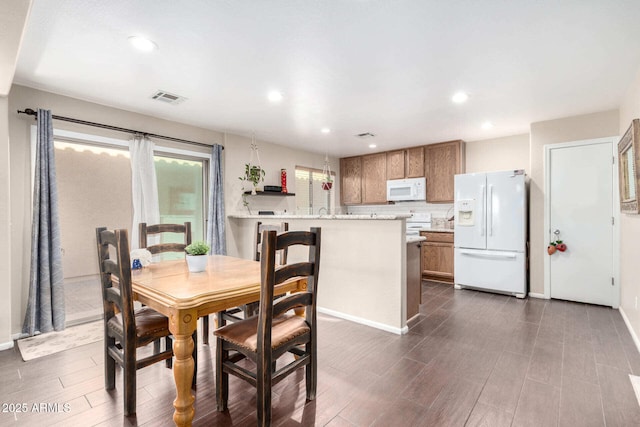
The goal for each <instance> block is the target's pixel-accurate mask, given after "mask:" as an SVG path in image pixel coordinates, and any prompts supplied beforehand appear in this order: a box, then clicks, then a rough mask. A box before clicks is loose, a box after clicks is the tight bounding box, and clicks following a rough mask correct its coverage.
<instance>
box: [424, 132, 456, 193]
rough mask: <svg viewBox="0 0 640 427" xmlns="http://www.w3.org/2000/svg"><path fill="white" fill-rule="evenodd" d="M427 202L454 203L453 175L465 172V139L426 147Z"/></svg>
mask: <svg viewBox="0 0 640 427" xmlns="http://www.w3.org/2000/svg"><path fill="white" fill-rule="evenodd" d="M424 157H425V176H426V177H427V202H429V203H453V199H454V194H453V190H454V189H453V176H454V175H456V174H460V173H464V141H449V142H442V143H439V144H431V145H427V146H425V147H424Z"/></svg>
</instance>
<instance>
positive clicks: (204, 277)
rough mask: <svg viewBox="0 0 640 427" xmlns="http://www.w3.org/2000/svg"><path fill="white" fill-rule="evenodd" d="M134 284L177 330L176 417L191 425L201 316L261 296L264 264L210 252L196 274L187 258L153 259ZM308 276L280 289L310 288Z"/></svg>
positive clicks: (137, 272) (137, 273)
mask: <svg viewBox="0 0 640 427" xmlns="http://www.w3.org/2000/svg"><path fill="white" fill-rule="evenodd" d="M131 284H132V288H133V292H134V296H135V298H136V300H138V301H140V302H141V303H142V304H145V305H147V306H149V307H151V308H153V309H154V310H156V311H158V312H160V313H162V314H164V315H165V316H167V317H168V318H169V329H170V331H171V333H172V334H173V337H174V340H173V354H174V362H173V377H174V379H175V384H176V399H175V400H174V402H173V406H174V408H175V411H174V414H173V421H174V422H175V424H176V425H178V426H190V425H191V422H192V420H193V416H194V414H195V412H194V408H193V404H194V401H195V397H194V395H193V394H192V393H191V380H192V379H193V371H194V361H193V358H192V351H193V346H194V343H193V339H192V337H191V335H192V334H193V332H194V331H195V330H196V325H197V321H198V318H199V317H202V316H206V315H208V314H211V313H217V312H220V311H223V310H227V309H229V308H233V307H237V306H239V305H242V304H247V303H250V302H255V301H258V300H259V299H260V263H259V262H257V261H251V260H246V259H242V258H234V257H230V256H224V255H211V256H209V257H208V263H207V269H206V271H204V272H201V273H191V272H189V270H188V268H187V263H186V262H185V260H178V261H163V262H159V263H153V264H151V265H150V266H148V267H145V268H143V269H140V270H133V271H132V277H131ZM306 286H307V280H306V277H304V278H294V279H292V280H289V281H287V282H285V283H283V284H281V285H279V286H278V288H276V293H285V292H299V291H304V290H305V289H306Z"/></svg>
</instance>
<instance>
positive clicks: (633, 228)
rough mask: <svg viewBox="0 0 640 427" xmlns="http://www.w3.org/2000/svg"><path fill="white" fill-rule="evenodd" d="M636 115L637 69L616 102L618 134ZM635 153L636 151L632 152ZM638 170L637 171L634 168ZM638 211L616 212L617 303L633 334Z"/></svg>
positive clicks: (639, 316) (639, 280)
mask: <svg viewBox="0 0 640 427" xmlns="http://www.w3.org/2000/svg"><path fill="white" fill-rule="evenodd" d="M637 118H640V70H639V72H638V74H637V75H636V78H635V79H634V81H633V82H632V84H631V85H630V86H629V89H628V90H627V93H626V95H625V97H624V99H623V100H622V103H621V104H620V123H619V134H620V135H624V133H625V132H626V131H627V128H628V127H629V125H630V124H631V120H633V119H637ZM636 155H637V153H636ZM636 173H638V171H636ZM638 236H640V215H629V214H621V215H620V290H621V298H620V307H621V310H622V311H623V312H624V314H625V315H626V316H627V319H628V320H629V323H630V324H631V327H632V329H633V331H634V332H635V335H636V336H640V310H638V309H637V308H636V306H635V299H636V298H640V263H639V262H638V254H639V253H640V239H638Z"/></svg>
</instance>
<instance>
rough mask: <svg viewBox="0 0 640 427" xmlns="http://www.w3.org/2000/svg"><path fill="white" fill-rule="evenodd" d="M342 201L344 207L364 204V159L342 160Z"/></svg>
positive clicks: (351, 158)
mask: <svg viewBox="0 0 640 427" xmlns="http://www.w3.org/2000/svg"><path fill="white" fill-rule="evenodd" d="M340 200H341V202H342V204H343V205H357V204H360V203H362V157H360V156H358V157H347V158H344V159H340Z"/></svg>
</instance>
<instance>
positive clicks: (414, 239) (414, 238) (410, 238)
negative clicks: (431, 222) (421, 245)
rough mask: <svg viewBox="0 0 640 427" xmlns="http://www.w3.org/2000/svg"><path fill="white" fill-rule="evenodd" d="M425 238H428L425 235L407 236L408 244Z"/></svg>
mask: <svg viewBox="0 0 640 427" xmlns="http://www.w3.org/2000/svg"><path fill="white" fill-rule="evenodd" d="M425 240H427V238H426V237H424V236H407V244H409V243H417V242H424V241H425Z"/></svg>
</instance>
